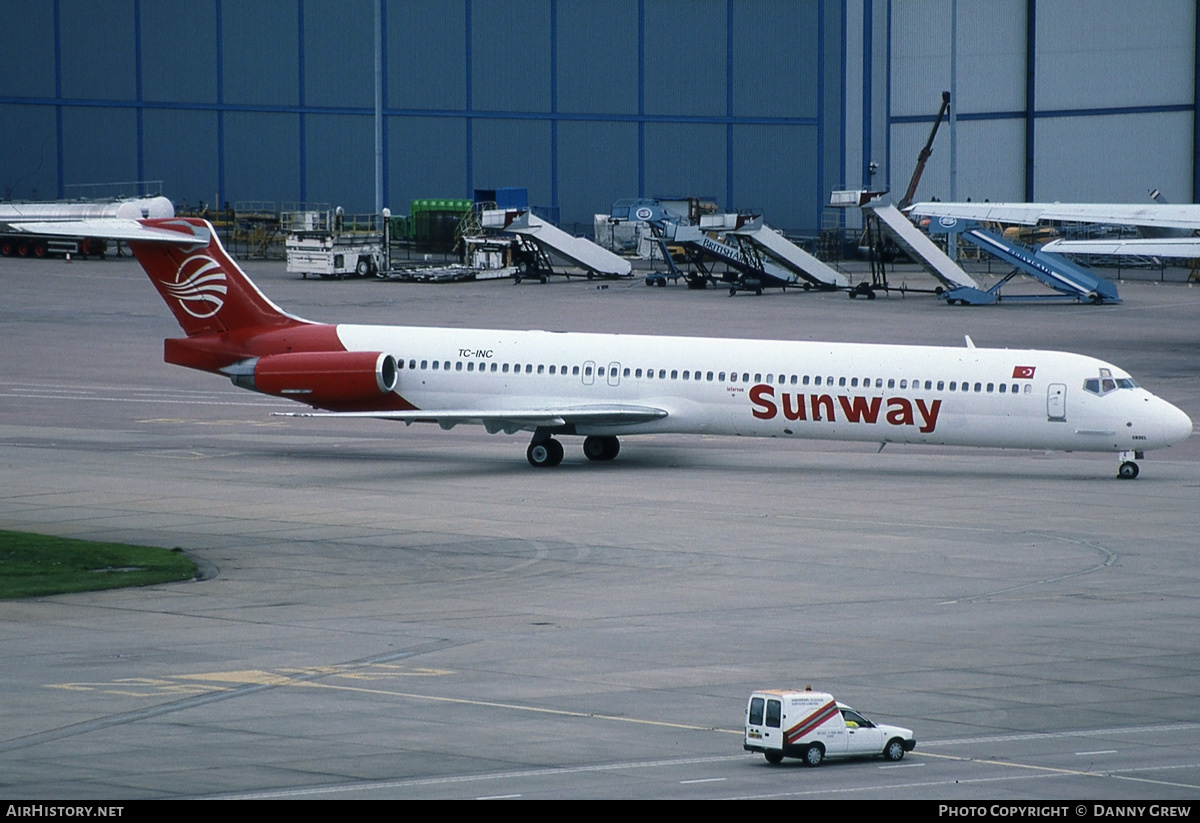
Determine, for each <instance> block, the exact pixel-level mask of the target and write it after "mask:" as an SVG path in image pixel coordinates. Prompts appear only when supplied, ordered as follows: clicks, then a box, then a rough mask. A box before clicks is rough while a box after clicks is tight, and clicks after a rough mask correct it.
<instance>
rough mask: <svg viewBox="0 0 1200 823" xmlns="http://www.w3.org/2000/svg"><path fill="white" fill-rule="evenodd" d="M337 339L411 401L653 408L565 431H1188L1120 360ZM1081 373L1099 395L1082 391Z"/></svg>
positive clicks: (688, 344)
mask: <svg viewBox="0 0 1200 823" xmlns="http://www.w3.org/2000/svg"><path fill="white" fill-rule="evenodd" d="M337 333H338V336H339V338H340V340H341V341H342V343H343V345H344V346H345V347H346V349H347V350H349V351H382V352H386V353H390V354H392V355H394V356H395V358H396V359H397V361H399V362H400V364H401V369H400V372H399V380H398V383H397V386H396V390H395V391H396V393H397V394H399V395H400V396H402V397H403V398H404V399H405V400H407V401H408V402H409V403H411V404H412V405H413V406H415V407H416V408H417V409H430V410H436V409H459V410H462V409H479V410H480V411H481V412H485V411H487V410H489V409H494V408H496V407H497V405H498V404H502V405H503V408H505V409H529V410H531V411H535V410H545V409H555V408H563V407H585V406H605V405H637V406H646V407H654V408H657V409H662V410H664V411H666V412H667V414H666V416H664V417H662V418H661V419H657V420H652V421H650V422H638V423H634V424H620V425H615V424H605V425H596V424H589V425H587V426H578V427H576V431H575V432H574V433H576V434H601V435H604V434H636V433H653V432H676V433H701V434H722V435H745V436H753V437H795V438H800V439H822V440H854V441H867V442H876V443H928V444H943V445H957V446H990V447H1007V448H1029V449H1055V450H1067V451H1073V450H1079V451H1108V452H1124V451H1134V450H1137V451H1141V450H1149V449H1154V448H1161V447H1164V446H1169V445H1171V444H1172V443H1177V442H1180V441H1181V440H1183V439H1186V438H1187V437H1188V436H1189V435H1190V434H1191V430H1192V424H1191V420H1190V419H1189V418H1188V417H1187V415H1185V414H1184V413H1183V412H1182V411H1180V410H1179V409H1177V408H1176V407H1174V406H1172V405H1171V404H1170V403H1168V402H1166V401H1164V400H1162V399H1160V398H1158V397H1156V396H1154V395H1153V394H1151V393H1150V392H1148V391H1146V390H1144V389H1141V388H1138V387H1137V386H1136V384H1134V383H1133V382H1132V380H1131V379H1130V378H1129V375H1128V374H1127V373H1126V372H1125V371H1124V370H1122V369H1119V368H1118V367H1116V366H1113V365H1111V364H1109V363H1105V362H1103V361H1101V360H1097V359H1095V358H1092V357H1087V356H1084V355H1078V354H1070V353H1064V352H1052V351H1037V350H1028V349H1012V350H1009V349H982V348H968V347H963V348H941V347H931V346H892V345H867V344H852V343H812V342H794V341H772V340H745V339H719V338H692V337H653V336H644V335H624V334H588V333H574V332H572V333H561V332H546V331H499V330H478V329H475V330H472V329H449V328H421V327H394V326H358V325H339V326H338V327H337ZM1102 376H1103V377H1105V379H1107V380H1108V383H1111V384H1112V387H1109V386H1108V384H1107V383H1102V382H1101V378H1102ZM1089 380H1091V381H1092V382H1093V384H1095V385H1101V386H1104V389H1103V390H1102V391H1089V390H1088V389H1086V388H1085V385H1086V381H1089ZM1118 384H1120V387H1118Z"/></svg>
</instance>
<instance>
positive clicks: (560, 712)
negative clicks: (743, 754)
mask: <svg viewBox="0 0 1200 823" xmlns="http://www.w3.org/2000/svg"><path fill="white" fill-rule="evenodd" d="M297 685H300V686H306V687H308V688H312V689H333V690H335V691H347V692H360V693H362V694H382V695H388V696H390V697H406V698H408V699H410V700H428V701H430V702H432V703H451V704H457V705H460V706H483V707H485V708H491V709H511V710H513V711H520V712H532V713H534V714H549V715H555V716H557V717H580V718H589V719H592V720H612V721H616V722H619V723H635V724H637V725H640V726H661V727H662V728H666V729H684V730H686V731H694V732H721V733H723V734H739V735H740V734H743V731H742V730H741V729H718V728H715V727H713V726H693V725H690V724H687V723H668V722H667V721H665V720H643V719H641V718H637V717H622V716H620V715H616V714H596V713H595V712H577V711H571V710H569V709H547V708H545V707H542V706H522V705H520V704H518V703H499V702H496V701H494V700H470V699H468V698H465V697H446V696H444V695H432V694H415V693H412V692H397V691H392V690H390V689H367V688H363V687H362V686H339V685H337V684H334V683H299V684H297Z"/></svg>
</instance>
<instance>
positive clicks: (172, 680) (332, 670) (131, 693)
mask: <svg viewBox="0 0 1200 823" xmlns="http://www.w3.org/2000/svg"><path fill="white" fill-rule="evenodd" d="M450 674H454V672H453V671H452V670H450V669H434V668H425V667H422V668H415V669H405V668H403V667H401V666H397V665H394V664H386V663H373V664H370V665H367V666H306V667H300V668H286V669H279V670H278V671H273V672H272V671H265V670H262V669H240V670H234V671H226V672H197V673H196V674H176V675H170V676H168V677H157V678H156V677H129V678H122V679H120V680H109V681H106V682H103V683H91V682H77V683H48V684H47V685H46V688H49V689H63V690H65V691H76V692H103V693H105V694H115V695H121V696H124V697H157V696H161V695H164V694H169V695H194V694H204V693H206V692H220V691H229V690H230V689H234V688H237V687H238V686H303V685H310V684H308V683H306V682H305V680H303V679H301V678H312V677H338V678H343V679H346V680H355V681H368V682H369V681H376V680H388V679H392V678H396V677H445V676H446V675H450Z"/></svg>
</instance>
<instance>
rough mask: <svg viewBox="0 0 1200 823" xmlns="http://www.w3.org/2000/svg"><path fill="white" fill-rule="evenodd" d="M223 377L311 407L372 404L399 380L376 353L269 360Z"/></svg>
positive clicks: (392, 362) (391, 360) (388, 359)
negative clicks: (327, 404)
mask: <svg viewBox="0 0 1200 823" xmlns="http://www.w3.org/2000/svg"><path fill="white" fill-rule="evenodd" d="M223 371H224V372H225V373H226V374H228V375H229V376H230V378H231V379H232V380H233V384H234V385H235V386H240V387H242V388H243V389H252V390H254V391H259V392H262V393H263V394H274V395H277V396H279V397H286V398H288V399H289V400H299V401H301V402H302V403H312V404H319V403H336V402H352V401H359V400H372V399H374V398H376V397H381V396H383V395H386V394H390V393H391V392H392V391H394V390H395V388H396V380H397V378H398V377H399V369H398V368H397V366H396V358H395V357H393V356H392V355H390V354H384V353H383V352H377V351H335V352H292V353H289V354H270V355H267V356H265V357H255V358H251V359H250V360H243V361H242V362H241V363H238V364H236V365H233V366H230V367H228V368H226V369H223Z"/></svg>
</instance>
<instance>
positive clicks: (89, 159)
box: [62, 106, 138, 186]
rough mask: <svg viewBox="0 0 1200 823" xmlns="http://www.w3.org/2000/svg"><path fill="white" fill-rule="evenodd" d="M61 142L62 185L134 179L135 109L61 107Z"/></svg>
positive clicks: (135, 170)
mask: <svg viewBox="0 0 1200 823" xmlns="http://www.w3.org/2000/svg"><path fill="white" fill-rule="evenodd" d="M62 145H63V183H64V185H68V186H69V185H71V184H73V183H111V182H114V181H117V180H136V179H137V172H138V163H137V145H138V140H137V112H136V111H135V110H134V109H132V108H111V107H104V108H91V107H88V106H71V107H69V108H64V109H63V113H62Z"/></svg>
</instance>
